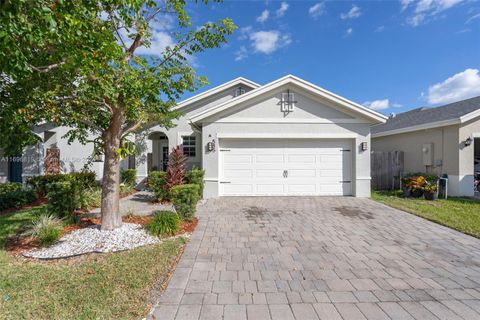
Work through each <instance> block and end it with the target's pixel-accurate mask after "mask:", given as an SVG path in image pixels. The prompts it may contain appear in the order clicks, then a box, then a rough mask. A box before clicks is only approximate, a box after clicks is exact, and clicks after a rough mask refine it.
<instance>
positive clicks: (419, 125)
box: [372, 97, 480, 196]
mask: <svg viewBox="0 0 480 320" xmlns="http://www.w3.org/2000/svg"><path fill="white" fill-rule="evenodd" d="M372 150H374V151H403V152H404V171H405V172H427V173H432V174H436V175H443V174H446V175H448V193H449V195H452V196H473V195H474V174H475V171H480V170H479V163H480V97H474V98H470V99H466V100H462V101H458V102H454V103H450V104H447V105H444V106H440V107H436V108H426V107H423V108H417V109H413V110H410V111H407V112H403V113H399V114H397V115H392V116H390V117H389V119H388V120H387V122H386V123H384V124H379V125H376V126H374V127H372ZM475 167H476V168H475Z"/></svg>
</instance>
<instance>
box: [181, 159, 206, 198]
mask: <svg viewBox="0 0 480 320" xmlns="http://www.w3.org/2000/svg"><path fill="white" fill-rule="evenodd" d="M204 177H205V171H203V170H202V169H200V168H197V167H193V168H192V170H190V171H187V172H186V173H185V182H186V183H189V184H196V185H198V187H199V194H198V196H199V198H200V199H201V198H203V187H204V182H203V178H204Z"/></svg>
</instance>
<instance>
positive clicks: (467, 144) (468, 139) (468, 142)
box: [465, 137, 472, 147]
mask: <svg viewBox="0 0 480 320" xmlns="http://www.w3.org/2000/svg"><path fill="white" fill-rule="evenodd" d="M471 144H472V138H470V137H468V138H467V140H465V147H468V146H469V145H471Z"/></svg>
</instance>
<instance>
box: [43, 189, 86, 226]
mask: <svg viewBox="0 0 480 320" xmlns="http://www.w3.org/2000/svg"><path fill="white" fill-rule="evenodd" d="M80 186H81V184H80V183H79V182H76V181H58V182H52V183H50V184H48V185H47V198H48V211H49V212H52V213H53V214H55V215H56V216H57V217H58V218H67V220H69V222H74V220H75V219H74V212H75V209H77V208H79V207H80V203H81V193H82V192H81V189H80Z"/></svg>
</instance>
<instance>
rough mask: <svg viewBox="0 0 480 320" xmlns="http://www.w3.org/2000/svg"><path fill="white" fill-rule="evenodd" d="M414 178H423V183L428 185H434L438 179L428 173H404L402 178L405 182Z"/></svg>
mask: <svg viewBox="0 0 480 320" xmlns="http://www.w3.org/2000/svg"><path fill="white" fill-rule="evenodd" d="M415 177H423V178H425V181H426V182H428V183H436V182H437V181H438V179H439V177H438V176H437V175H435V174H430V173H425V172H409V173H406V174H405V175H404V176H403V179H405V180H406V181H407V180H411V179H412V178H415Z"/></svg>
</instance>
